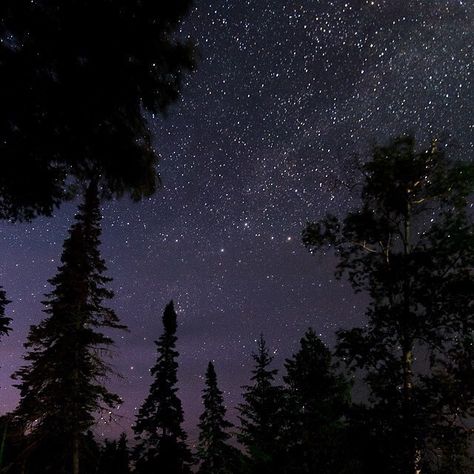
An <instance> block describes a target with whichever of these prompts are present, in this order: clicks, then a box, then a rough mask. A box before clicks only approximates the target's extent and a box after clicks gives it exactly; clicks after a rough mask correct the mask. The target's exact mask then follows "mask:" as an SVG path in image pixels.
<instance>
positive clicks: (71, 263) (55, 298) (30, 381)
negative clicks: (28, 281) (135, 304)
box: [14, 183, 124, 474]
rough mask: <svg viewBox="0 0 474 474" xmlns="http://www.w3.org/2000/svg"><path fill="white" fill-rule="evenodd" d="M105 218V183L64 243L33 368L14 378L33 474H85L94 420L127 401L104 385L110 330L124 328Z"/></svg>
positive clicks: (35, 333)
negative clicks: (103, 237)
mask: <svg viewBox="0 0 474 474" xmlns="http://www.w3.org/2000/svg"><path fill="white" fill-rule="evenodd" d="M100 220H101V214H100V210H99V199H98V192H97V186H96V184H95V183H91V185H90V186H89V187H88V188H87V191H86V194H85V199H84V203H83V204H82V205H81V206H80V207H79V212H78V214H77V215H76V218H75V222H74V223H73V225H72V226H71V229H70V230H69V236H68V238H67V239H66V241H65V242H64V250H63V254H62V257H61V263H62V264H61V266H60V267H59V269H58V273H57V274H56V276H55V277H54V278H52V279H51V280H50V281H49V283H50V284H51V286H52V290H51V292H50V293H49V294H47V295H46V300H45V302H44V305H45V307H46V309H45V310H44V312H45V313H46V314H47V317H46V318H45V319H44V320H43V321H42V322H41V323H39V324H38V325H34V326H32V327H31V329H30V332H29V335H28V339H27V342H26V344H25V347H26V348H27V349H28V352H27V354H26V356H25V360H26V362H27V365H25V366H23V367H21V368H20V369H19V370H18V371H17V372H16V373H15V374H14V378H16V379H17V380H19V383H18V384H17V387H18V388H19V389H20V402H19V406H18V409H17V410H16V416H17V417H18V419H19V420H21V422H22V423H24V425H25V426H26V432H27V433H28V440H29V444H28V450H27V451H25V453H24V454H23V461H26V464H27V465H28V466H29V467H28V472H31V473H33V472H34V473H36V472H38V473H40V472H41V473H47V472H54V473H56V474H59V473H68V474H70V473H73V474H79V472H80V467H79V466H80V458H81V451H82V446H83V445H84V442H85V441H84V439H85V435H86V432H87V430H88V429H89V428H90V427H91V426H92V425H93V424H94V415H95V414H96V413H97V412H99V411H101V410H107V411H109V410H111V409H112V408H113V407H115V406H116V405H117V404H119V403H120V398H119V397H118V396H117V395H115V394H113V393H111V392H109V390H108V389H107V388H106V387H105V386H104V379H105V378H107V376H108V375H109V374H110V372H111V370H110V368H109V366H108V364H107V363H106V362H105V361H104V360H103V358H104V356H106V355H109V354H110V350H111V346H112V345H113V341H112V339H111V338H110V336H109V335H106V334H104V332H103V331H104V330H107V331H109V330H110V329H123V328H124V326H122V325H120V323H119V320H118V317H117V315H116V314H115V312H114V311H113V310H112V309H110V308H108V307H107V306H106V305H105V301H106V300H109V299H110V298H112V296H113V293H112V291H110V290H109V289H108V288H107V287H106V285H107V284H108V283H109V282H110V281H111V279H110V278H108V277H107V276H105V275H104V273H105V271H106V266H105V262H104V260H103V259H102V258H101V256H100V250H99V245H100V234H101V228H100ZM51 452H54V455H51Z"/></svg>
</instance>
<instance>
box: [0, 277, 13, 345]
mask: <svg viewBox="0 0 474 474" xmlns="http://www.w3.org/2000/svg"><path fill="white" fill-rule="evenodd" d="M8 303H11V301H9V300H8V299H7V294H6V293H5V290H4V289H3V288H2V287H1V286H0V336H5V335H7V334H8V333H9V332H10V331H11V327H10V322H11V318H9V317H8V316H6V314H5V307H6V306H7V305H8Z"/></svg>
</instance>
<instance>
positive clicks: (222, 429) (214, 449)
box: [197, 362, 238, 474]
mask: <svg viewBox="0 0 474 474" xmlns="http://www.w3.org/2000/svg"><path fill="white" fill-rule="evenodd" d="M202 400H203V405H204V411H203V413H202V414H201V416H200V417H199V425H198V426H199V430H200V432H199V443H198V452H197V457H198V460H199V462H200V465H199V470H198V473H199V474H229V473H232V472H235V469H236V464H237V463H238V456H237V453H236V450H235V448H233V447H231V446H229V445H228V444H227V441H228V440H229V439H230V434H229V433H228V432H227V430H228V429H229V428H231V427H232V426H233V425H232V423H230V422H229V421H227V420H226V418H225V415H226V408H225V406H224V398H223V396H222V392H221V390H219V387H218V386H217V375H216V371H215V369H214V364H213V363H212V362H209V365H208V367H207V371H206V387H205V389H204V391H203V396H202Z"/></svg>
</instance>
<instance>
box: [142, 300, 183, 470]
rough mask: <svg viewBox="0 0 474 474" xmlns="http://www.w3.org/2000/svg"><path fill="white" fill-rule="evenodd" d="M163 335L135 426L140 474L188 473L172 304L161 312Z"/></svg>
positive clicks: (174, 317) (158, 344)
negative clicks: (150, 381) (148, 388)
mask: <svg viewBox="0 0 474 474" xmlns="http://www.w3.org/2000/svg"><path fill="white" fill-rule="evenodd" d="M163 326H164V333H163V334H162V335H161V337H160V338H159V340H158V341H156V342H155V344H156V346H157V350H158V358H157V361H156V364H155V365H154V366H153V368H152V369H151V375H152V376H153V377H154V380H153V382H152V384H151V387H150V392H149V394H148V396H147V398H146V399H145V402H144V403H143V405H142V406H141V408H140V411H139V413H138V416H137V421H136V423H135V426H134V428H133V429H134V431H135V435H136V436H135V439H136V441H137V445H136V449H135V458H136V470H137V472H138V473H139V474H152V473H155V472H166V473H167V474H183V473H189V472H191V471H190V468H189V466H190V463H191V454H190V451H189V449H188V447H187V446H186V433H185V432H184V430H183V428H182V427H181V425H182V423H183V420H184V417H183V408H182V406H181V401H180V399H179V398H178V396H177V394H176V392H177V391H178V388H177V387H176V385H177V382H178V379H177V370H178V363H177V361H176V359H177V357H178V355H179V354H178V352H177V351H176V340H177V338H176V329H177V323H176V312H175V310H174V305H173V301H171V302H170V303H169V304H168V305H167V306H166V308H165V311H164V313H163Z"/></svg>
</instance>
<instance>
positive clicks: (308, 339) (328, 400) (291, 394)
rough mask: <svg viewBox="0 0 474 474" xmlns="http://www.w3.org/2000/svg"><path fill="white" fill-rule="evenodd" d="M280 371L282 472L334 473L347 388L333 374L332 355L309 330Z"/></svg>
mask: <svg viewBox="0 0 474 474" xmlns="http://www.w3.org/2000/svg"><path fill="white" fill-rule="evenodd" d="M285 368H286V376H284V377H283V380H284V381H285V383H286V386H287V388H286V390H285V394H286V403H285V412H284V421H285V431H284V433H285V434H284V440H285V442H284V445H285V446H286V451H287V452H286V459H287V460H288V462H287V467H286V471H285V472H288V473H295V474H296V473H298V474H304V473H308V474H310V473H313V472H318V473H321V474H325V473H335V472H339V466H338V463H339V461H340V460H341V457H340V454H338V453H340V450H341V444H342V439H343V431H344V424H343V417H344V415H346V413H347V409H348V407H349V401H350V384H349V383H348V382H347V381H346V380H345V379H344V377H343V376H342V375H339V374H337V373H336V371H335V368H334V366H333V362H332V355H331V352H330V351H329V349H328V348H327V347H326V346H325V345H324V343H323V342H322V341H321V340H320V339H319V338H318V336H317V335H316V333H315V332H314V331H313V330H312V329H309V330H308V331H307V332H306V333H305V335H304V336H303V338H302V339H301V347H300V349H299V351H298V352H297V353H296V354H295V355H294V356H293V357H292V358H291V359H287V360H286V362H285Z"/></svg>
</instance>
